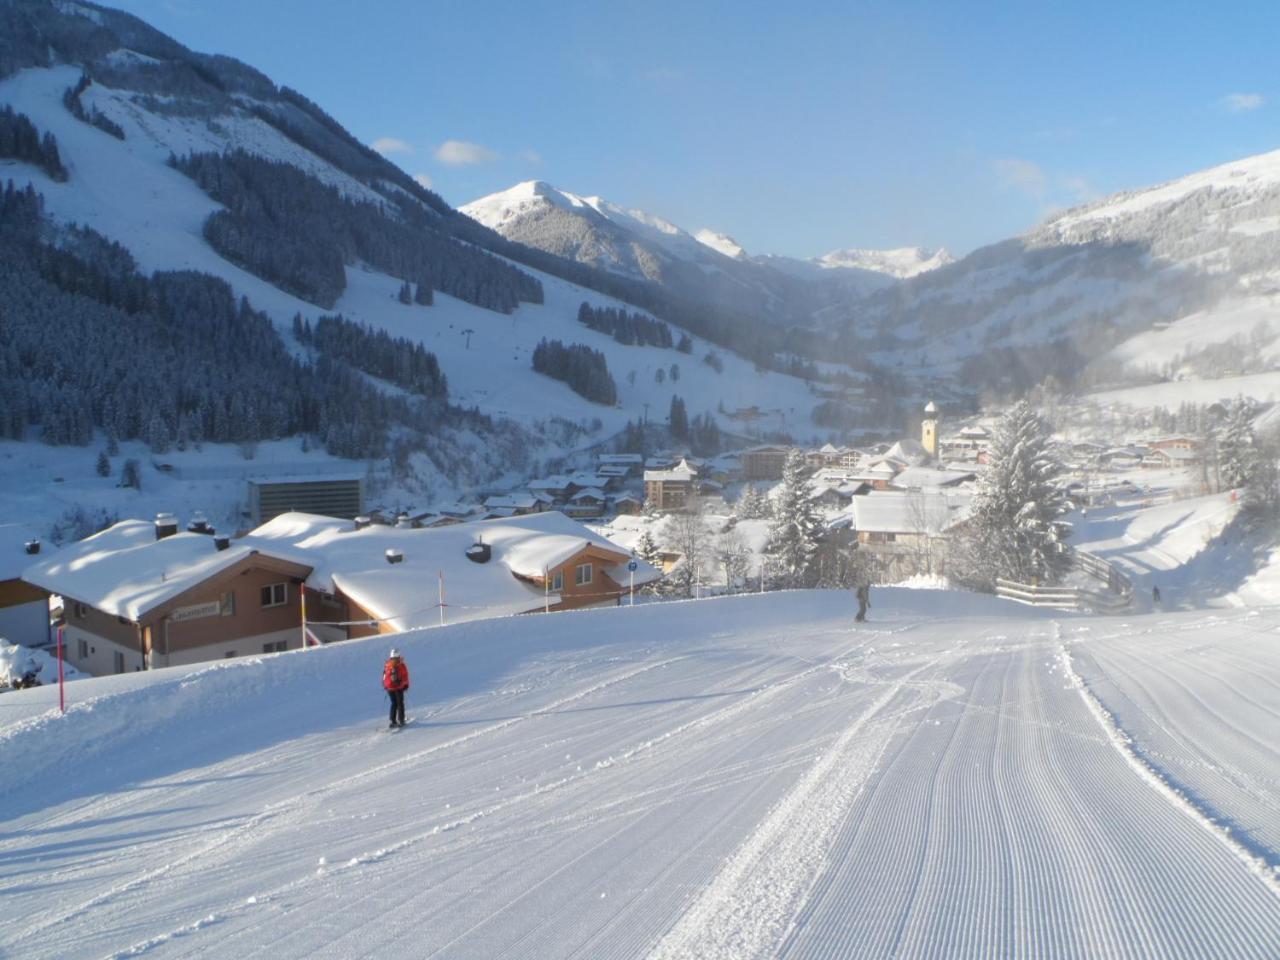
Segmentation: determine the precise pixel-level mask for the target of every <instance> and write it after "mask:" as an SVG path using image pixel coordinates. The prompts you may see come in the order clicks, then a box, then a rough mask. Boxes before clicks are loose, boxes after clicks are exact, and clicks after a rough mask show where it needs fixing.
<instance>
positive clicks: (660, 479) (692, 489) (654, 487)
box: [644, 460, 698, 510]
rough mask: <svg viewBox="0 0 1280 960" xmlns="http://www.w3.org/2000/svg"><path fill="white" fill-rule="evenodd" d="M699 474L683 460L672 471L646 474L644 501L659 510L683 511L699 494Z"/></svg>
mask: <svg viewBox="0 0 1280 960" xmlns="http://www.w3.org/2000/svg"><path fill="white" fill-rule="evenodd" d="M697 481H698V473H697V471H696V470H694V468H693V467H691V466H689V463H688V462H687V461H685V460H681V461H680V462H679V463H678V464H676V466H674V467H672V468H671V469H670V470H646V471H645V472H644V499H645V502H646V503H651V504H653V505H654V507H655V508H656V509H658V510H683V509H684V508H685V507H686V506H688V505H689V503H690V502H691V501H692V500H693V497H694V495H695V494H696V493H697V489H696V488H697Z"/></svg>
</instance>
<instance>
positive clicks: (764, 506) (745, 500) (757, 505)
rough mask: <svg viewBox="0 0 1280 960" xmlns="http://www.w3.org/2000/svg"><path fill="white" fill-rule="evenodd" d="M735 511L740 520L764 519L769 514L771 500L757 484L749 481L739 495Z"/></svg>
mask: <svg viewBox="0 0 1280 960" xmlns="http://www.w3.org/2000/svg"><path fill="white" fill-rule="evenodd" d="M733 513H734V516H736V517H737V518H738V519H739V520H763V519H765V518H767V517H768V516H769V501H768V500H767V499H766V498H765V496H764V494H762V493H761V492H760V491H759V490H757V489H756V486H755V484H753V483H749V484H747V486H746V489H745V490H743V491H742V494H741V496H739V497H738V502H737V503H736V504H735V505H734V508H733Z"/></svg>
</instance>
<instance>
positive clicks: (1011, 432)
mask: <svg viewBox="0 0 1280 960" xmlns="http://www.w3.org/2000/svg"><path fill="white" fill-rule="evenodd" d="M989 453H990V458H991V459H990V464H989V466H988V469H987V472H986V473H985V474H984V475H983V476H982V479H981V480H980V481H979V484H978V490H977V493H976V494H975V495H974V499H973V512H972V515H971V517H970V519H969V522H968V524H967V528H966V533H965V536H964V538H963V540H962V541H961V542H960V544H958V550H957V557H956V563H955V564H954V565H953V572H955V574H956V575H957V577H958V578H959V579H961V580H963V581H965V582H967V583H969V584H971V585H973V586H975V587H979V588H982V589H987V590H992V589H994V588H995V580H996V579H997V578H1003V579H1007V580H1015V581H1017V582H1019V583H1041V584H1046V583H1055V582H1056V581H1057V580H1059V579H1060V578H1061V577H1062V575H1063V574H1064V573H1066V571H1067V569H1068V568H1069V567H1070V564H1071V555H1070V552H1069V551H1068V549H1067V545H1066V543H1065V537H1066V535H1067V533H1068V532H1069V529H1068V526H1067V525H1066V524H1065V523H1063V522H1062V520H1061V519H1060V518H1061V517H1062V516H1063V514H1065V513H1066V512H1067V511H1068V509H1070V505H1069V503H1068V502H1067V498H1066V495H1065V493H1064V492H1063V490H1062V488H1061V487H1060V486H1058V485H1057V483H1056V480H1057V478H1058V476H1059V475H1060V474H1061V473H1062V469H1063V468H1062V464H1061V462H1060V461H1059V460H1058V458H1057V456H1056V455H1055V454H1054V452H1053V450H1052V449H1051V447H1050V441H1049V430H1048V427H1047V425H1046V424H1045V422H1044V421H1043V420H1041V419H1040V417H1039V416H1038V415H1037V414H1036V412H1035V410H1034V409H1032V407H1031V406H1030V404H1028V403H1027V402H1026V401H1022V402H1020V403H1018V404H1017V405H1015V406H1014V407H1013V408H1012V409H1011V410H1010V411H1009V412H1008V413H1006V414H1005V416H1004V418H1003V419H1002V420H1001V421H1000V424H999V425H998V426H997V428H996V431H995V435H994V436H993V438H992V441H991V447H990V450H989Z"/></svg>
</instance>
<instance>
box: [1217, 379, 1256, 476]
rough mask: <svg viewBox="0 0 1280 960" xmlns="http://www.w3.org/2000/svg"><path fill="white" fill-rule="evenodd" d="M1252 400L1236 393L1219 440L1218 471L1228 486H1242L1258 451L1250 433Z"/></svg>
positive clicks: (1251, 432) (1252, 410) (1251, 431)
mask: <svg viewBox="0 0 1280 960" xmlns="http://www.w3.org/2000/svg"><path fill="white" fill-rule="evenodd" d="M1254 413H1255V410H1254V406H1253V404H1252V402H1250V401H1248V400H1245V399H1244V398H1242V397H1237V398H1236V401H1235V403H1233V404H1232V405H1231V413H1230V414H1229V415H1228V417H1227V423H1226V426H1225V427H1224V429H1223V431H1222V436H1221V437H1220V438H1219V440H1218V471H1219V474H1220V476H1221V477H1222V485H1223V486H1224V487H1225V488H1227V489H1229V490H1236V489H1239V488H1240V487H1243V486H1244V485H1245V484H1246V483H1247V482H1248V480H1249V472H1250V468H1251V467H1252V466H1253V463H1254V460H1255V459H1256V456H1257V451H1256V447H1255V442H1254V436H1253V425H1252V424H1253V415H1254Z"/></svg>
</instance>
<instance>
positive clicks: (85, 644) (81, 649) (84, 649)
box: [76, 640, 89, 660]
mask: <svg viewBox="0 0 1280 960" xmlns="http://www.w3.org/2000/svg"><path fill="white" fill-rule="evenodd" d="M76 651H77V652H78V653H79V655H80V659H81V660H88V659H89V641H88V640H77V641H76Z"/></svg>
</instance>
